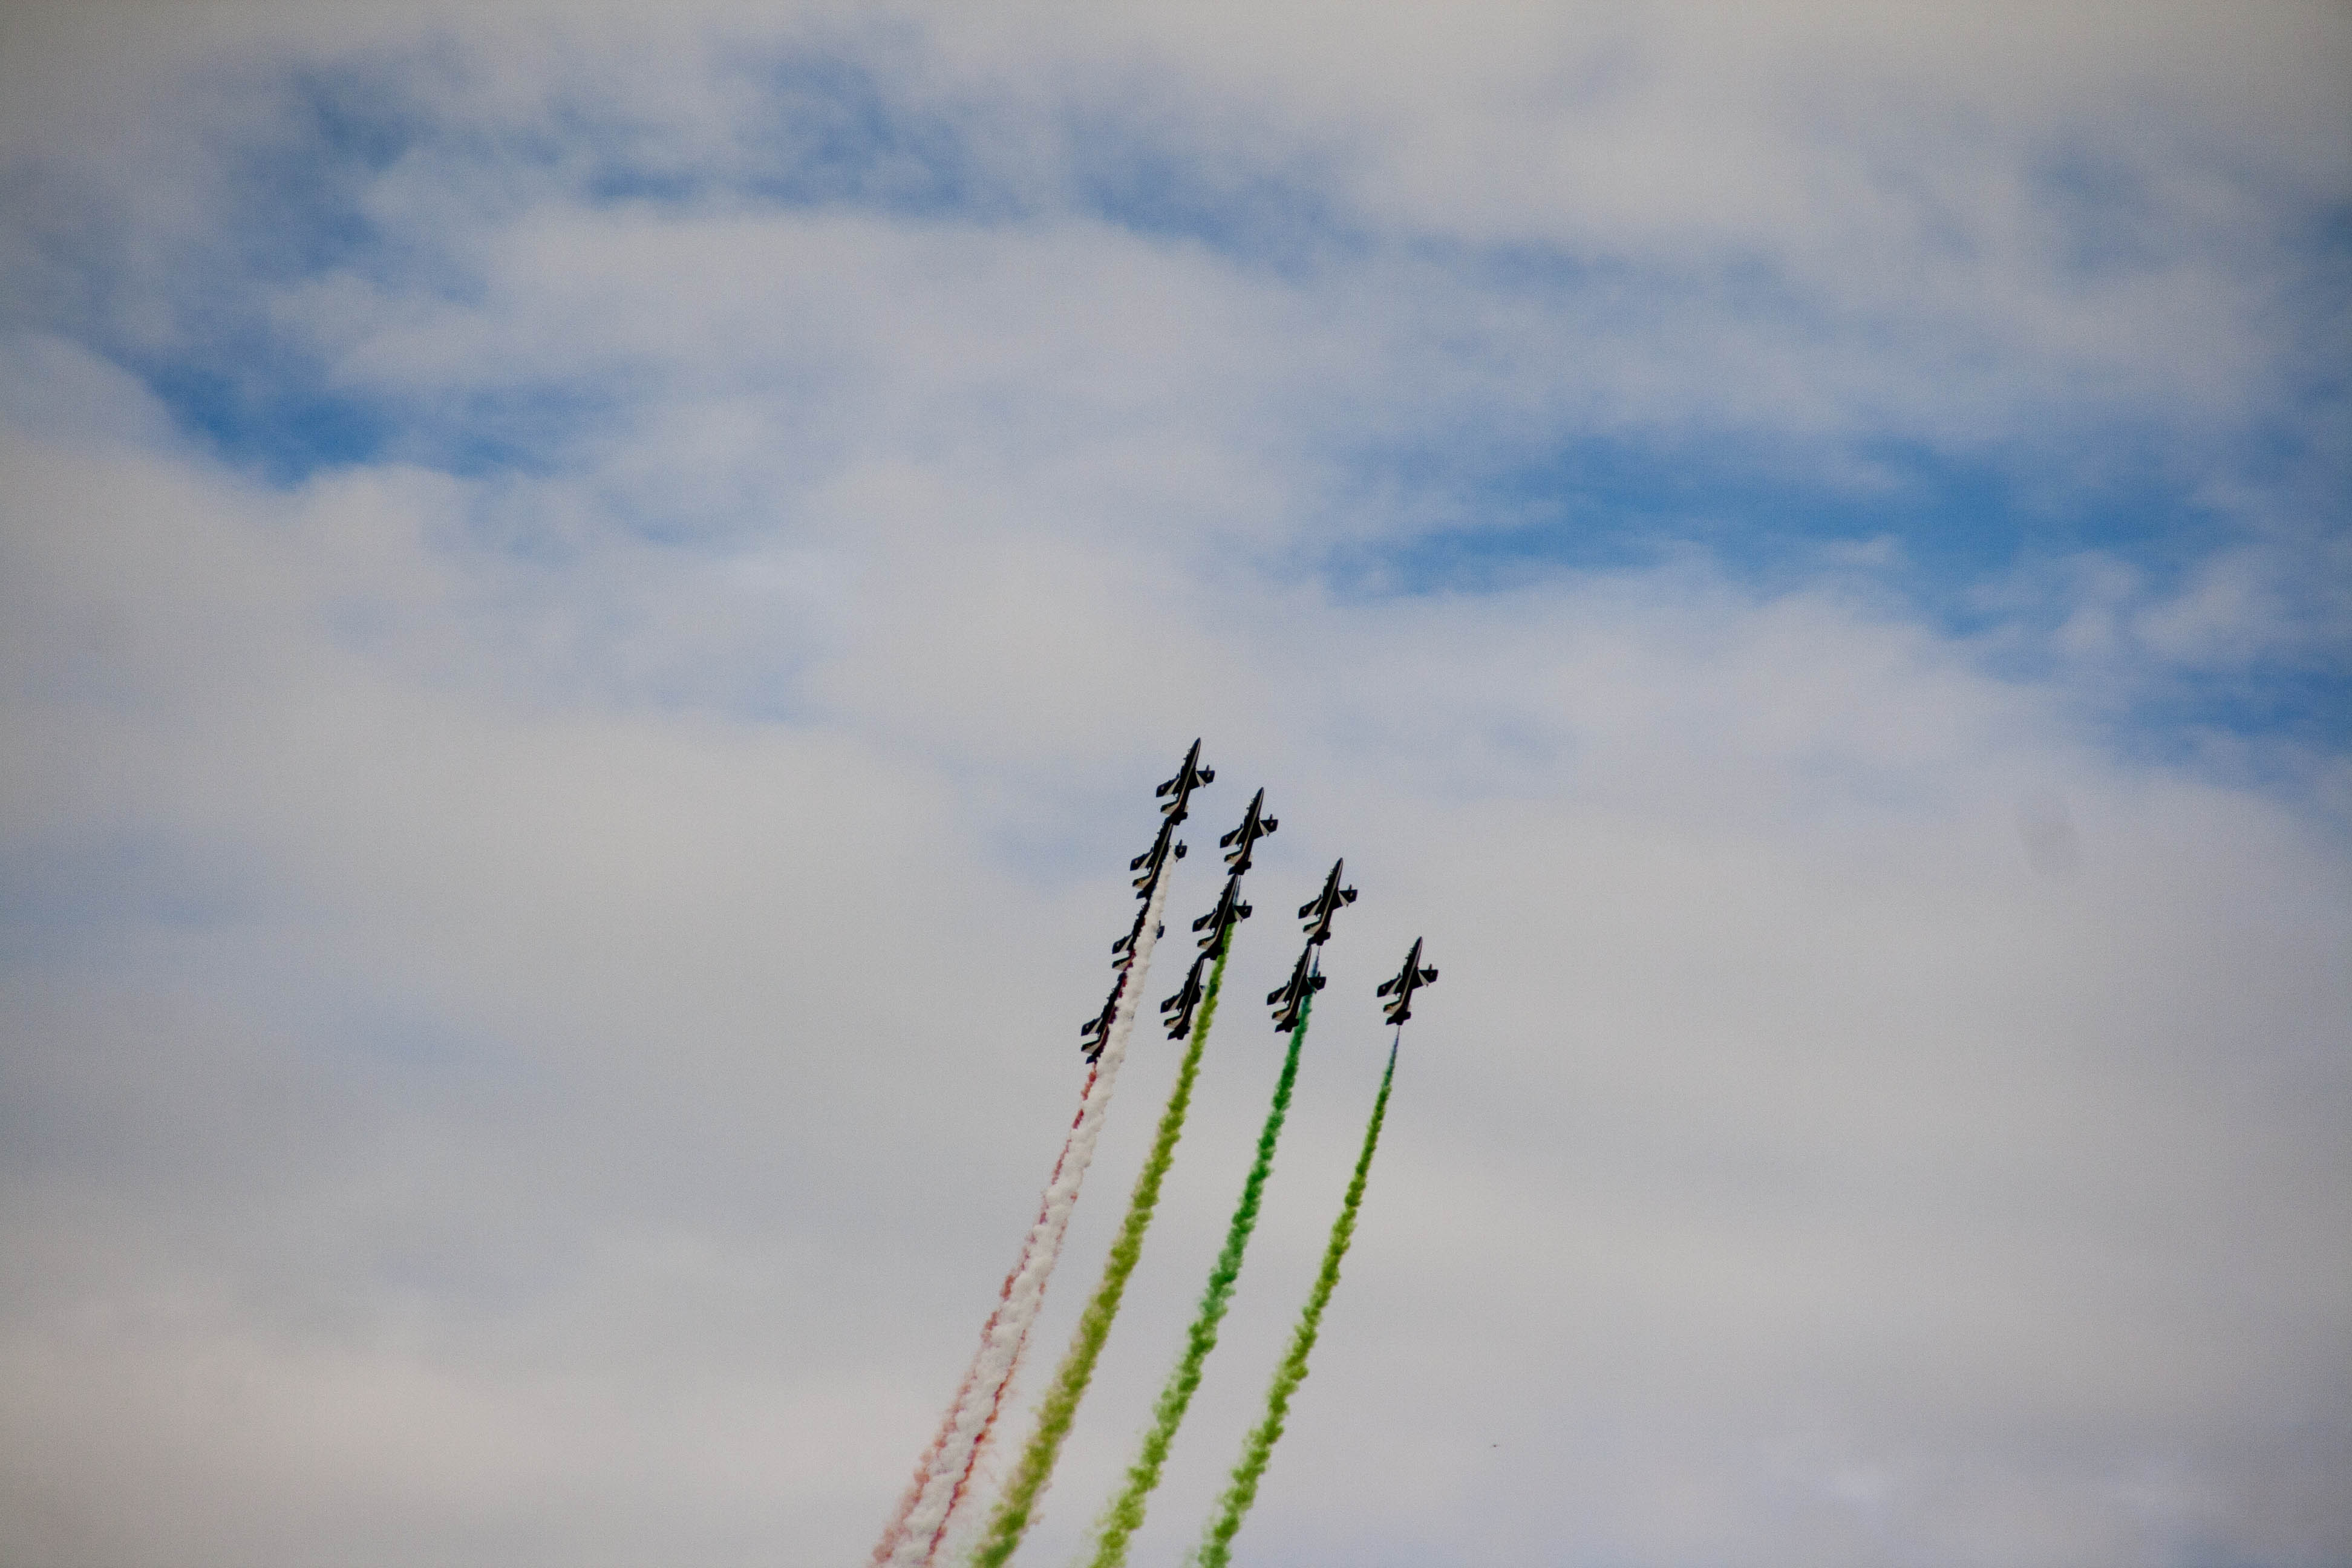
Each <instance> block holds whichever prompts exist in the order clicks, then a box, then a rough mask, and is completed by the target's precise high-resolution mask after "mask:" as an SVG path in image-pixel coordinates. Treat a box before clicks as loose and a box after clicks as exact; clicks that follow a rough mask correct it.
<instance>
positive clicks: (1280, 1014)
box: [1265, 942, 1324, 1034]
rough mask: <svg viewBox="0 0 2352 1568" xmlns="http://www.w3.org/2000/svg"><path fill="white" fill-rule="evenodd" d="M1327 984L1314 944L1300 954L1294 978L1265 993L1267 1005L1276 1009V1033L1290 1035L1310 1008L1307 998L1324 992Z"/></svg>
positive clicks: (1293, 969) (1294, 970)
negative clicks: (1318, 966) (1317, 963)
mask: <svg viewBox="0 0 2352 1568" xmlns="http://www.w3.org/2000/svg"><path fill="white" fill-rule="evenodd" d="M1323 984H1324V977H1323V975H1322V974H1321V973H1318V968H1317V966H1316V964H1315V947H1314V944H1313V943H1311V942H1310V943H1308V944H1307V948H1306V950H1305V951H1304V952H1301V953H1299V955H1298V963H1297V964H1296V965H1294V966H1293V967H1292V969H1291V971H1290V978H1289V979H1288V980H1286V981H1284V982H1283V983H1282V984H1279V985H1277V986H1276V987H1275V988H1274V989H1273V990H1271V991H1269V992H1267V993H1266V994H1265V1000H1266V1005H1268V1006H1270V1007H1272V1008H1273V1009H1274V1027H1275V1032H1276V1033H1277V1034H1286V1033H1288V1032H1289V1031H1290V1030H1292V1029H1295V1028H1297V1026H1298V1016H1299V1014H1301V1013H1302V1012H1304V1011H1305V1010H1306V1008H1307V998H1308V997H1309V996H1312V995H1313V994H1315V993H1316V992H1318V991H1320V990H1322V989H1323Z"/></svg>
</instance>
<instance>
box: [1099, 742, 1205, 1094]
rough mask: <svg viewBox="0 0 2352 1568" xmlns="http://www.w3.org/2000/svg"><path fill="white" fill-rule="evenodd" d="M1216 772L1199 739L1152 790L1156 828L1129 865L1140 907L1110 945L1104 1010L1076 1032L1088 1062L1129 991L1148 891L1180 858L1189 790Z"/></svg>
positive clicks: (1103, 1041)
mask: <svg viewBox="0 0 2352 1568" xmlns="http://www.w3.org/2000/svg"><path fill="white" fill-rule="evenodd" d="M1216 776H1217V770H1216V769H1214V768H1204V767H1202V765H1201V742H1199V741H1197V740H1196V741H1194V742H1192V750H1191V751H1189V752H1185V753H1184V760H1183V761H1182V762H1181V763H1178V764H1177V765H1176V776H1175V777H1174V778H1171V779H1170V780H1169V781H1168V782H1167V783H1165V784H1161V785H1160V787H1159V788H1158V789H1155V790H1153V791H1152V792H1151V797H1152V798H1153V799H1154V800H1157V801H1159V802H1160V831H1159V833H1158V834H1157V835H1155V836H1154V837H1153V838H1152V840H1151V847H1150V848H1149V849H1146V850H1145V851H1144V852H1143V853H1142V854H1140V855H1138V856H1137V857H1136V858H1134V859H1132V860H1129V862H1128V863H1127V868H1128V869H1129V870H1130V871H1132V872H1134V873H1135V896H1136V897H1137V898H1138V899H1140V900H1142V901H1143V907H1142V908H1141V909H1139V910H1136V912H1135V924H1134V926H1133V927H1132V928H1131V929H1130V930H1129V931H1128V933H1127V934H1126V935H1125V936H1123V937H1120V938H1119V939H1118V941H1117V942H1112V943H1111V944H1110V966H1111V967H1112V968H1113V969H1115V970H1117V971H1118V979H1116V980H1114V981H1112V982H1111V986H1110V994H1109V995H1108V997H1106V998H1104V1000H1103V1005H1102V1011H1101V1012H1099V1013H1097V1014H1096V1015H1095V1016H1093V1017H1091V1018H1089V1019H1087V1021H1086V1024H1085V1025H1084V1026H1082V1027H1081V1028H1080V1029H1079V1030H1078V1041H1079V1046H1078V1048H1079V1050H1080V1051H1081V1052H1083V1053H1084V1054H1085V1056H1086V1058H1087V1060H1088V1061H1095V1060H1097V1059H1098V1058H1100V1057H1101V1056H1102V1052H1103V1046H1104V1045H1105V1044H1106V1043H1107V1042H1108V1040H1109V1039H1110V1026H1111V1025H1112V1023H1113V1022H1114V1021H1116V1020H1117V1019H1118V999H1119V998H1120V996H1122V995H1124V994H1126V991H1127V976H1128V966H1129V964H1131V963H1134V962H1135V949H1136V944H1137V943H1138V942H1141V941H1142V940H1143V922H1144V921H1148V920H1150V918H1151V893H1152V889H1154V888H1156V887H1157V886H1158V885H1159V882H1160V876H1161V875H1162V874H1163V873H1164V872H1165V871H1166V870H1167V869H1168V868H1169V865H1170V864H1171V862H1173V861H1177V860H1181V859H1182V858H1184V846H1183V845H1182V844H1181V843H1179V842H1178V841H1177V838H1176V826H1177V824H1179V823H1181V822H1182V821H1183V820H1184V818H1185V817H1186V816H1190V815H1191V813H1192V792H1193V791H1194V790H1196V789H1198V788H1200V787H1201V786H1202V784H1207V783H1209V782H1210V781H1212V780H1213V779H1214V778H1215V777H1216Z"/></svg>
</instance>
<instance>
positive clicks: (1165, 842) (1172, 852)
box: [1127, 816, 1184, 899]
mask: <svg viewBox="0 0 2352 1568" xmlns="http://www.w3.org/2000/svg"><path fill="white" fill-rule="evenodd" d="M1178 820H1179V819H1178V818H1176V817H1173V816H1171V817H1169V818H1167V819H1166V820H1164V821H1162V822H1161V823H1160V834H1159V837H1156V838H1154V839H1152V841H1151V847H1150V848H1149V849H1147V850H1145V851H1144V852H1143V853H1142V854H1140V855H1138V856H1137V857H1136V858H1134V859H1132V860H1129V862H1128V863H1127V868H1128V869H1129V870H1130V871H1132V872H1134V873H1135V896H1136V897H1137V898H1139V899H1148V898H1150V896H1151V881H1152V879H1153V878H1155V877H1157V876H1159V875H1160V871H1161V870H1162V869H1164V868H1166V867H1167V865H1168V862H1169V861H1171V860H1181V859H1182V858H1184V846H1183V845H1181V843H1178V842H1177V840H1176V824H1177V822H1178Z"/></svg>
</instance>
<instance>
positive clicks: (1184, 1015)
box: [1160, 952, 1209, 1040]
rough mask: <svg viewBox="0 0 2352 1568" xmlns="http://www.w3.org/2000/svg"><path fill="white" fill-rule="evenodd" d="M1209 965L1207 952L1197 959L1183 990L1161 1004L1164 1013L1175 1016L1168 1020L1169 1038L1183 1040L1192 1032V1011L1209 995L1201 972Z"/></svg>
mask: <svg viewBox="0 0 2352 1568" xmlns="http://www.w3.org/2000/svg"><path fill="white" fill-rule="evenodd" d="M1208 963H1209V955H1208V954H1207V953H1205V952H1204V953H1202V954H1201V955H1200V956H1199V957H1198V958H1195V959H1194V960H1193V961H1192V971H1191V973H1188V974H1186V975H1185V976H1184V984H1183V986H1182V988H1181V989H1180V990H1179V991H1178V992H1177V993H1176V994H1175V995H1173V996H1171V997H1169V998H1168V1000H1166V1001H1165V1002H1162V1003H1161V1004H1160V1011H1161V1012H1162V1013H1173V1014H1174V1015H1175V1016H1174V1017H1172V1018H1170V1019H1169V1020H1167V1023H1168V1037H1169V1038H1170V1039H1171V1040H1181V1039H1182V1038H1183V1037H1185V1036H1186V1035H1188V1034H1191V1033H1192V1009H1193V1008H1195V1007H1198V1006H1199V1005H1201V998H1202V996H1203V995H1205V994H1207V993H1206V992H1204V991H1203V990H1202V987H1201V972H1202V970H1203V969H1205V968H1207V967H1208Z"/></svg>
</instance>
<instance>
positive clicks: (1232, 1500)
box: [1194, 1045, 1396, 1568]
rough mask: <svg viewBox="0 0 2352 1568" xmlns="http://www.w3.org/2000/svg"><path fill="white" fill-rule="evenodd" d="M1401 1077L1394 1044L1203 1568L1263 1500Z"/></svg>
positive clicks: (1217, 1562)
mask: <svg viewBox="0 0 2352 1568" xmlns="http://www.w3.org/2000/svg"><path fill="white" fill-rule="evenodd" d="M1395 1079H1396V1047H1395V1046H1393V1045H1391V1046H1390V1047H1389V1066H1388V1070H1387V1071H1386V1072H1384V1073H1382V1074H1381V1092H1380V1097H1379V1098H1378V1099H1376V1100H1373V1101H1372V1120H1371V1121H1370V1123H1369V1124H1368V1125H1367V1126H1366V1127H1365V1128H1364V1152H1362V1153H1361V1154H1360V1155H1358V1156H1357V1157H1356V1175H1355V1179H1354V1180H1353V1181H1350V1182H1349V1184H1348V1196H1347V1201H1345V1202H1344V1203H1342V1204H1341V1205H1339V1218H1338V1219H1337V1220H1335V1221H1333V1222H1332V1226H1331V1244H1330V1245H1329V1246H1328V1247H1325V1248H1324V1249H1323V1271H1322V1272H1321V1273H1319V1274H1318V1275H1317V1276H1316V1277H1315V1289H1312V1290H1310V1291H1308V1292H1307V1310H1306V1311H1304V1312H1302V1313H1300V1314H1299V1318H1298V1327H1297V1330H1296V1331H1294V1332H1293V1333H1292V1334H1291V1336H1290V1353H1289V1354H1288V1355H1286V1356H1285V1357H1283V1359H1282V1364H1281V1365H1280V1366H1278V1367H1276V1369H1275V1373H1274V1383H1273V1384H1272V1385H1271V1386H1270V1387H1268V1388H1267V1389H1266V1391H1265V1420H1263V1421H1261V1422H1259V1423H1258V1424H1257V1426H1255V1427H1254V1428H1252V1429H1251V1431H1250V1435H1249V1436H1248V1437H1247V1438H1246V1439H1244V1442H1243V1444H1242V1458H1241V1463H1239V1464H1237V1465H1235V1466H1234V1479H1233V1482H1232V1484H1231V1485H1229V1486H1228V1487H1226V1488H1225V1495H1224V1496H1223V1497H1222V1498H1220V1499H1218V1500H1217V1511H1216V1512H1215V1513H1214V1514H1213V1515H1212V1516H1211V1517H1210V1521H1209V1531H1208V1533H1207V1534H1206V1535H1205V1536H1203V1537H1202V1540H1201V1549H1200V1552H1199V1554H1198V1555H1197V1556H1196V1558H1195V1559H1194V1561H1195V1562H1197V1563H1199V1564H1200V1568H1226V1565H1227V1563H1230V1562H1231V1561H1232V1552H1231V1547H1232V1545H1233V1540H1234V1531H1238V1530H1239V1529H1241V1527H1242V1518H1243V1516H1244V1515H1245V1514H1247V1513H1248V1512H1249V1509H1250V1504H1251V1503H1253V1502H1255V1501H1256V1500H1257V1483H1258V1481H1259V1479H1261V1478H1263V1477H1264V1476H1265V1462H1266V1460H1267V1459H1268V1458H1270V1457H1271V1456H1272V1455H1273V1453H1274V1446H1275V1444H1276V1442H1278V1441H1280V1440H1281V1437H1282V1424H1283V1421H1284V1419H1285V1418H1286V1416H1288V1415H1289V1414H1290V1396H1291V1395H1292V1394H1295V1393H1297V1390H1298V1385H1299V1384H1300V1383H1301V1382H1303V1381H1304V1380H1305V1379H1306V1376H1307V1355H1308V1353H1309V1352H1312V1351H1313V1350H1314V1349H1315V1333H1316V1331H1317V1330H1318V1329H1319V1328H1321V1327H1322V1324H1323V1308H1324V1306H1325V1304H1326V1303H1328V1301H1329V1300H1331V1290H1332V1288H1333V1287H1334V1286H1336V1285H1338V1284H1339V1259H1341V1258H1345V1257H1346V1256H1347V1255H1348V1243H1349V1241H1350V1240H1352V1239H1353V1238H1354V1237H1355V1234H1356V1211H1357V1210H1359V1209H1360V1208H1362V1207H1363V1206H1364V1179H1365V1178H1366V1177H1367V1176H1369V1175H1370V1173H1371V1169H1372V1151H1373V1150H1374V1149H1376V1148H1378V1147H1379V1146H1380V1142H1381V1119H1382V1118H1383V1117H1385V1116H1386V1115H1387V1114H1388V1110H1389V1085H1390V1084H1391V1083H1392V1082H1394V1081H1395Z"/></svg>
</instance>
